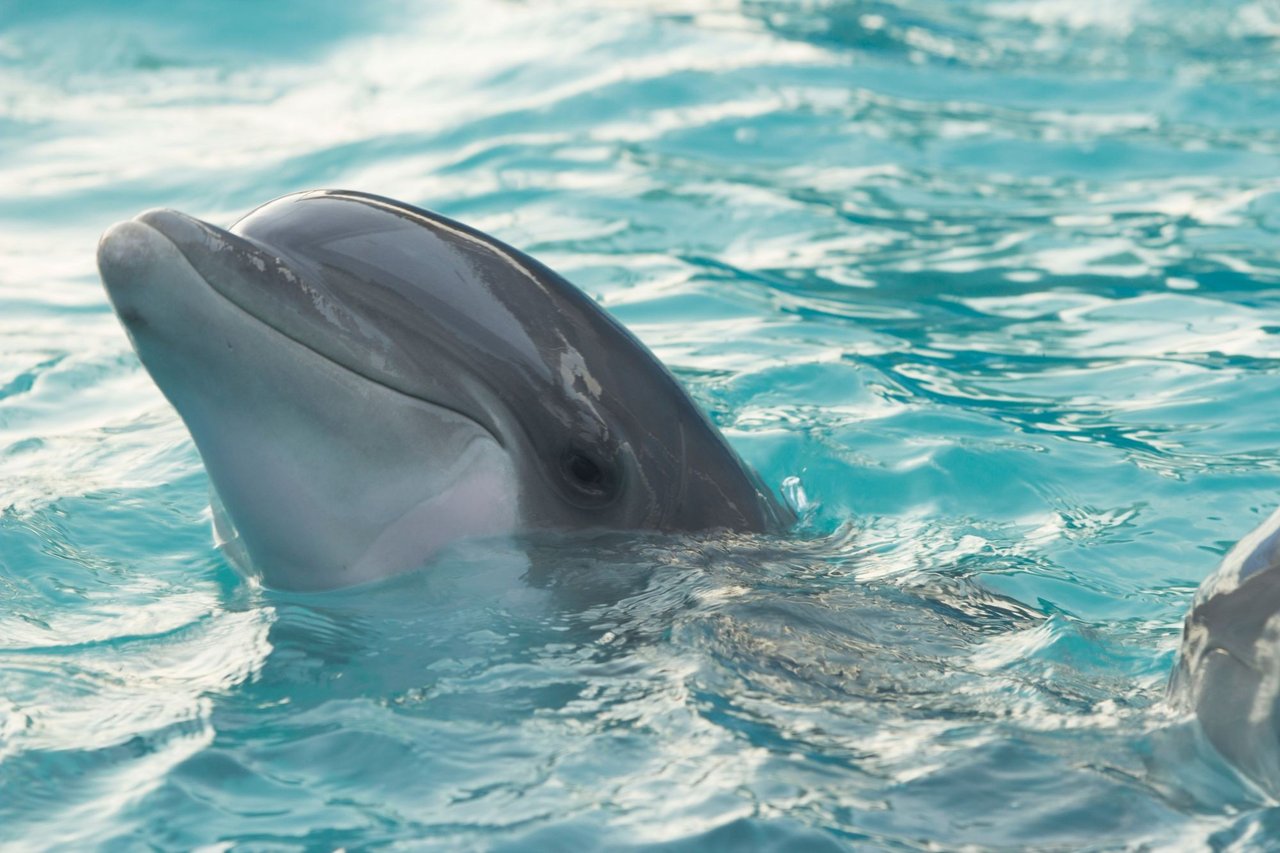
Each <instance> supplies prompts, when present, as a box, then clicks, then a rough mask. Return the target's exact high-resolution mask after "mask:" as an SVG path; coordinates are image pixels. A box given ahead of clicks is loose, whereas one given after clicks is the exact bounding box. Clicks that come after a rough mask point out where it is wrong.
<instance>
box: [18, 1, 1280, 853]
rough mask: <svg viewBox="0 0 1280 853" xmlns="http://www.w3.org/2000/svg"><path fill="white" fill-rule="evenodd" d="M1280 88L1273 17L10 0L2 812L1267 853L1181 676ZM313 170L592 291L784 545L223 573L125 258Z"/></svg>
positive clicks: (264, 833)
mask: <svg viewBox="0 0 1280 853" xmlns="http://www.w3.org/2000/svg"><path fill="white" fill-rule="evenodd" d="M1278 117H1280V7H1277V5H1276V4H1275V3H1272V2H1225V3H1216V4H1213V5H1212V6H1209V5H1208V4H1202V3H1193V2H1185V1H1184V0H1174V2H1159V3H1157V2H1154V0H1110V1H1109V2H1079V0H1007V1H1006V2H979V0H962V2H942V0H920V1H919V2H912V3H896V2H833V0H825V1H824V2H819V0H811V2H782V0H777V2H774V0H737V1H736V2H730V0H662V2H658V3H652V2H639V0H635V2H612V3H604V4H601V3H586V2H550V0H531V1H530V2H525V3H514V2H497V0H468V2H465V3H463V2H460V0H459V2H448V3H412V2H399V0H375V2H369V3H363V4H346V3H338V2H323V3H318V4H317V3H315V2H310V3H302V2H281V3H275V4H270V5H269V6H263V5H262V4H257V3H249V2H247V0H245V1H244V2H241V1H240V0H237V2H225V3H222V4H220V5H219V6H218V7H217V9H216V11H213V10H211V9H210V7H208V6H207V5H206V4H196V3H185V2H178V3H174V2H164V3H160V2H150V0H147V2H141V3H138V2H135V3H103V2H96V3H88V2H83V0H60V2H40V3H37V2H34V0H30V2H28V1H27V0H0V484H3V485H2V488H3V493H2V499H0V843H8V844H12V845H14V846H15V847H18V846H21V847H22V848H23V849H27V848H31V847H36V848H40V847H44V848H49V849H53V848H58V847H66V846H90V845H99V846H103V847H108V848H121V849H124V848H129V849H132V848H136V847H147V846H150V847H160V848H175V849H176V848H188V847H195V846H199V845H228V846H232V847H236V846H239V847H243V848H246V849H261V848H269V849H295V848H332V847H339V846H347V847H372V846H379V845H395V844H397V843H400V844H405V845H407V846H411V847H414V848H417V847H424V846H425V847H431V846H438V847H440V848H442V849H473V848H494V849H511V850H527V849H538V848H545V849H569V848H574V849H585V848H590V847H596V846H625V845H639V846H644V847H657V848H670V849H686V848H698V849H702V848H706V847H714V846H717V845H718V846H720V847H722V848H725V849H740V848H742V847H745V846H748V845H754V846H760V847H764V846H768V845H776V846H778V847H782V848H788V849H790V848H793V847H798V846H805V845H807V846H808V847H812V848H814V849H822V846H823V845H826V846H829V847H832V848H838V847H842V846H854V847H858V846H872V847H881V848H888V849H924V848H929V847H930V846H931V845H932V846H933V847H932V849H937V848H938V847H941V848H943V849H953V848H957V847H961V846H964V845H974V846H976V847H979V848H1001V847H1005V848H1014V847H1016V848H1041V849H1062V848H1072V849H1075V848H1082V847H1084V848H1090V849H1125V848H1135V847H1142V846H1148V847H1175V846H1185V847H1189V848H1192V849H1195V848H1197V847H1204V846H1226V845H1230V844H1233V843H1235V844H1238V845H1240V846H1242V847H1246V848H1247V847H1257V846H1262V845H1263V844H1264V843H1265V839H1266V838H1267V837H1270V836H1272V835H1274V833H1275V832H1277V831H1280V813H1278V812H1276V811H1274V810H1273V809H1271V808H1270V806H1269V804H1268V803H1267V802H1266V801H1265V800H1264V799H1263V798H1261V797H1260V796H1259V795H1258V794H1257V793H1256V792H1253V791H1251V790H1250V789H1249V788H1248V786H1247V785H1245V784H1243V783H1242V782H1240V781H1239V780H1237V779H1236V778H1235V777H1234V776H1233V775H1232V773H1231V772H1230V770H1229V769H1228V768H1226V767H1224V766H1223V765H1222V764H1221V763H1220V762H1219V761H1218V760H1217V759H1215V757H1214V756H1213V754H1212V751H1211V750H1209V749H1208V748H1207V747H1205V746H1204V745H1203V744H1202V743H1200V741H1199V739H1198V736H1197V734H1196V731H1195V729H1194V727H1193V726H1191V725H1189V724H1188V723H1187V721H1186V720H1185V719H1184V718H1182V717H1180V716H1179V715H1177V714H1175V713H1172V712H1170V711H1169V710H1168V709H1167V708H1166V707H1165V705H1164V703H1163V693H1164V685H1165V682H1166V679H1167V675H1168V672H1169V670H1170V668H1171V665H1172V662H1173V659H1174V656H1175V654H1176V649H1177V644H1178V634H1179V630H1180V624H1181V619H1182V617H1183V615H1184V613H1185V611H1186V609H1187V607H1188V605H1189V602H1190V598H1191V595H1192V592H1193V591H1194V589H1195V587H1196V585H1197V584H1198V583H1199V581H1200V580H1201V579H1202V578H1203V577H1204V576H1205V575H1206V574H1208V572H1209V571H1211V569H1212V568H1213V566H1214V565H1215V563H1216V561H1217V560H1218V559H1219V557H1220V556H1221V554H1222V553H1224V551H1225V549H1226V548H1227V547H1229V545H1230V544H1231V543H1232V542H1234V541H1235V540H1236V539H1237V538H1239V537H1240V536H1241V535H1243V534H1244V533H1246V532H1247V531H1248V530H1249V529H1250V528H1251V527H1253V526H1254V525H1255V524H1256V523H1257V522H1258V521H1259V520H1260V519H1261V518H1262V517H1264V516H1265V514H1267V513H1269V512H1270V511H1271V509H1272V508H1273V507H1274V506H1275V505H1276V504H1277V502H1280V454H1277V450H1276V432H1277V430H1276V417H1275V405H1274V401H1275V400H1276V399H1278V397H1280V260H1278V256H1277V252H1276V245H1277V233H1278V232H1280V120H1278ZM323 186H328V187H335V186H336V187H347V188H355V189H361V190H365V191H369V192H375V193H381V194H385V195H389V196H392V197H396V198H400V199H404V200H406V201H409V202H412V203H415V204H419V205H422V206H425V207H429V208H431V209H434V210H438V211H440V212H442V213H444V214H446V215H449V216H452V217H456V218H459V219H462V220H464V221H466V222H468V223H470V224H472V225H474V226H476V227H478V228H481V229H484V230H486V231H489V232H490V233H493V234H494V235H496V236H498V237H499V238H501V239H503V240H505V241H507V242H510V243H512V244H514V245H517V246H519V247H521V248H523V249H526V250H527V251H529V252H531V253H532V254H534V255H536V256H537V257H538V258H540V259H541V260H543V261H545V262H547V263H548V264H550V265H551V266H553V267H555V268H556V269H558V270H559V271H561V272H562V273H564V274H565V275H566V276H567V277H568V278H570V279H571V280H573V281H575V282H576V283H578V284H579V285H581V286H582V287H583V288H585V289H586V290H587V291H588V292H590V293H591V294H593V295H595V296H596V297H597V298H598V299H599V300H600V301H601V302H602V303H603V304H604V305H605V306H606V307H607V308H608V309H609V310H610V311H612V312H613V313H615V314H616V315H617V316H618V317H619V318H620V319H621V320H622V321H623V322H624V323H626V324H627V325H628V326H629V327H630V328H631V329H632V330H634V331H635V332H636V333H637V334H638V335H639V336H640V337H641V338H642V339H643V340H644V341H645V342H646V343H647V344H649V345H650V346H651V347H652V348H653V349H654V350H655V352H656V353H657V354H658V355H659V356H660V357H661V358H662V359H663V360H664V361H665V362H666V363H667V364H669V365H670V366H671V367H672V368H673V369H674V370H675V371H676V373H677V375H678V376H679V377H680V378H681V379H682V380H683V381H684V382H685V384H686V385H687V387H688V388H689V389H690V391H691V392H692V393H693V395H694V396H695V397H696V399H697V400H698V401H699V402H700V403H701V404H702V405H704V406H705V407H706V409H707V410H708V411H709V412H710V413H711V415H712V417H713V418H714V419H715V420H716V422H717V423H718V424H720V426H721V427H722V428H723V429H724V431H725V432H726V434H727V435H728V437H729V439H730V441H731V442H732V443H733V444H734V445H735V447H737V448H738V449H739V451H740V452H741V453H742V454H743V455H744V456H745V457H746V458H747V459H748V460H749V461H750V462H751V463H752V464H753V465H754V466H756V467H757V468H758V470H759V471H760V472H761V474H762V476H763V477H764V479H765V480H766V481H767V482H768V483H769V484H770V485H771V486H773V487H774V488H777V489H779V490H782V488H783V484H784V483H787V482H792V481H790V480H789V478H798V481H799V487H798V488H797V486H796V485H795V484H794V482H792V485H791V486H790V488H789V489H788V491H789V492H790V494H791V495H792V498H793V500H797V501H800V500H802V499H803V501H804V505H805V511H804V516H803V520H802V522H801V524H800V525H799V527H798V529H797V530H796V531H795V532H794V534H792V535H789V536H786V537H780V538H776V539H759V538H735V537H728V538H726V537H715V536H712V537H693V538H685V539H675V540H672V539H664V538H661V537H611V536H587V537H569V538H564V539H561V538H556V537H550V538H535V539H533V540H529V541H522V542H499V543H485V544H473V545H468V546H464V547H461V548H459V549H457V551H456V552H454V553H452V554H451V555H449V556H448V557H447V558H446V559H444V560H442V561H440V563H438V564H437V565H435V566H433V567H431V568H430V569H429V570H428V571H424V572H421V573H418V574H414V575H410V576H406V577H403V578H400V579H398V580H396V581H394V582H392V583H390V584H387V585H384V586H382V587H377V588H370V589H363V590H356V591H348V592H342V593H332V594H326V595H306V596H304V595H286V594H281V593H278V592H273V591H270V590H263V589H260V588H257V587H256V586H254V585H252V584H248V583H246V582H244V581H243V580H241V579H239V578H238V577H237V575H236V574H235V573H234V572H233V571H232V570H231V569H230V567H229V566H228V564H227V562H226V561H225V559H224V558H223V557H222V556H221V555H220V554H219V553H217V552H216V551H215V550H213V548H212V545H211V541H210V534H209V529H208V517H207V510H206V506H207V480H206V478H205V475H204V473H203V470H202V468H201V466H200V463H199V459H198V457H197V455H196V453H195V450H194V448H193V447H192V445H191V443H190V441H189V439H188V438H187V435H186V433H185V431H184V429H183V428H182V425H181V423H180V422H179V421H178V419H177V416H176V415H175V414H174V412H173V411H172V410H171V409H170V408H169V407H168V406H167V405H166V404H165V402H164V400H163V398H162V397H161V396H160V394H159V392H158V391H157V390H156V389H155V388H154V387H153V386H152V384H151V383H150V381H149V380H148V378H147V376H146V374H145V373H144V372H143V370H142V369H141V367H140V366H139V364H138V362H137V360H136V358H135V357H134V355H133V354H132V351H131V350H130V349H129V346H128V342H127V341H126V339H125V337H124V334H123V332H122V331H121V330H120V328H119V326H118V324H117V323H116V321H115V319H114V317H113V316H112V314H111V313H110V311H109V309H108V307H107V304H106V300H105V297H104V295H103V292H102V290H101V287H100V285H99V284H98V282H97V277H96V273H95V271H94V268H93V248H94V244H95V241H96V239H97V236H98V234H99V233H100V232H101V231H102V230H103V229H104V228H105V227H106V226H107V225H109V224H110V223H111V222H113V221H115V220H118V219H121V218H126V217H128V216H132V215H133V214H134V213H136V212H138V211H139V210H142V209H144V208H147V207H152V206H161V205H163V206H170V207H175V208H178V209H181V210H184V211H187V212H190V213H192V214H195V215H199V216H201V217H203V218H206V219H209V220H211V221H214V222H218V223H222V224H227V223H229V222H231V221H233V220H234V219H236V218H237V217H238V216H239V215H241V214H242V213H244V212H245V211H247V210H249V209H251V208H252V207H254V206H256V205H257V204H259V203H261V202H263V201H266V200H268V199H270V198H272V197H274V196H276V195H279V194H282V193H285V192H290V191H294V190H299V189H306V188H312V187H323ZM801 491H802V492H803V496H802V495H801Z"/></svg>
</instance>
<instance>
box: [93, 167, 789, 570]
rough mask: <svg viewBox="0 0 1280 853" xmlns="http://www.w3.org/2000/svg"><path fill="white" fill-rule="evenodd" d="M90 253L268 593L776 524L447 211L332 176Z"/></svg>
mask: <svg viewBox="0 0 1280 853" xmlns="http://www.w3.org/2000/svg"><path fill="white" fill-rule="evenodd" d="M98 265H99V269H100V270H101V273H102V279H103V281H104V283H105V284H106V287H107V291H108V294H109V296H110V299H111V301H112V304H113V305H114V307H115V309H116V312H117V314H118V315H119V317H120V319H121V321H122V322H123V324H124V326H125V328H126V330H127V332H128V334H129V337H130V339H131V341H132V342H133V344H134V347H135V349H136V350H137V352H138V355H139V357H140V359H141V360H142V363H143V365H144V366H145V367H146V368H147V370H148V371H149V372H150V373H151V375H152V377H153V378H154V379H155V381H156V383H157V385H159V387H160V389H161V391H162V392H163V393H164V394H165V396H166V397H167V398H168V399H169V400H170V402H172V403H173V405H174V407H175V408H176V409H177V410H178V412H179V414H180V415H181V416H182V418H183V420H184V421H185V423H186V425H187V427H188V429H189V430H190V432H191V435H192V437H193V439H194V441H195V444H196V447H197V449H198V450H199V452H200V455H201V457H202V459H203V461H204V463H205V467H206V469H207V470H208V473H209V478H210V481H211V483H212V485H213V488H214V491H215V493H216V496H217V498H218V503H220V505H221V510H222V511H224V512H225V515H226V518H227V520H228V521H229V522H230V524H231V525H233V526H234V528H235V531H236V533H237V535H238V539H239V542H240V545H241V546H242V547H243V551H244V552H245V554H246V555H247V558H248V562H249V563H250V564H251V565H252V567H253V569H254V570H255V571H257V572H260V573H261V574H262V576H263V580H264V581H265V582H266V583H268V584H270V585H272V586H278V587H284V588H294V589H324V588H332V587H337V586H343V585H348V584H352V583H360V582H364V581H369V580H375V579H378V578H381V577H385V576H387V575H390V574H394V573H396V572H400V571H403V570H406V569H410V568H414V567H417V566H420V565H422V564H423V563H424V562H426V560H427V559H428V558H429V557H430V556H431V555H432V554H433V553H434V552H435V551H437V550H439V549H440V548H441V547H443V546H444V545H446V544H448V543H449V542H451V541H453V540H455V539H458V538H461V537H464V536H474V535H486V534H502V533H510V532H517V531H522V530H531V529H574V528H591V527H595V528H609V529H654V530H668V531H679V530H701V529H709V528H729V529H735V530H746V531H764V530H769V529H773V528H776V527H777V526H779V525H782V524H785V523H787V522H788V521H789V520H790V516H789V513H788V512H787V511H786V510H785V509H783V508H781V507H780V506H779V505H778V504H777V503H776V502H775V500H774V498H773V497H772V495H771V494H770V493H769V492H768V490H767V489H765V488H763V487H762V486H761V485H760V484H759V481H758V480H757V478H756V477H755V476H754V475H753V474H752V473H751V472H750V470H749V469H747V468H746V466H745V465H744V464H743V463H742V461H741V460H740V459H739V458H738V456H737V455H736V454H735V453H734V452H733V450H732V449H731V448H730V447H729V446H728V445H727V444H726V443H725V441H724V439H723V438H722V437H721V436H720V434H719V433H718V431H717V430H716V429H715V428H714V427H713V426H712V425H711V424H710V422H709V421H708V420H707V419H706V417H705V416H704V415H703V414H702V413H701V412H700V411H699V410H698V408H697V407H696V405H695V404H694V403H693V402H692V401H691V400H690V399H689V397H688V396H687V394H686V393H685V392H684V391H683V389H682V388H681V387H680V385H679V383H678V382H677V381H676V380H675V379H674V377H672V376H671V374H670V373H669V372H668V371H667V370H666V369H665V368H664V367H663V366H662V365H661V364H660V363H659V362H658V361H657V360H656V359H655V358H654V356H653V355H652V354H651V353H650V352H649V351H648V350H647V349H646V348H645V347H644V346H643V345H642V344H640V343H639V342H638V341H637V340H636V339H635V338H634V337H632V336H631V335H630V334H629V333H628V332H627V331H626V330H625V329H624V328H623V327H622V326H621V325H619V324H618V323H617V322H616V321H615V320H613V319H612V318H611V317H610V316H609V315H607V314H606V313H605V312H604V311H603V310H602V309H600V308H599V307H598V306H597V305H596V304H595V303H594V302H593V301H592V300H590V299H589V298H587V297H586V296H585V295H584V294H583V293H582V292H581V291H579V290H577V289H576V288H575V287H573V286H572V285H571V284H569V283H568V282H567V281H565V280H564V279H563V278H561V277H560V276H558V275H556V274H555V273H554V272H552V271H551V270H549V269H547V268H546V267H544V266H542V265H541V264H539V263H538V262H537V261H535V260H533V259H532V258H530V257H528V256H526V255H524V254H522V253H521V252H519V251H517V250H515V249H513V248H511V247H510V246H506V245H504V244H503V243H501V242H499V241H497V240H495V239H494V238H492V237H489V236H487V235H485V234H483V233H480V232H478V231H475V230H473V229H470V228H468V227H466V226H464V225H461V224H459V223H457V222H453V221H451V220H449V219H446V218H444V217H442V216H438V215H435V214H431V213H428V212H426V211H423V210H419V209H417V208H413V207H410V206H408V205H404V204H401V203H398V202H394V201H391V200H389V199H384V198H380V197H377V196H371V195H365V194H361V193H355V192H345V191H318V192H308V193H300V194H296V195H291V196H286V197H284V198H281V199H278V200H276V201H273V202H271V203H269V204H267V205H264V206H263V207H260V208H258V209H257V210H255V211H253V212H252V213H250V214H249V215H248V216H246V217H244V218H243V219H241V220H240V221H239V222H238V223H236V224H235V225H234V226H233V227H232V228H231V229H230V230H223V229H221V228H217V227H215V226H212V225H209V224H207V223H205V222H201V221H200V220H197V219H193V218H191V217H188V216H186V215H184V214H181V213H177V212H175V211H170V210H153V211H148V212H146V213H143V214H141V215H139V216H138V217H136V218H135V219H133V220H130V221H128V222H123V223H119V224H117V225H115V226H113V227H112V228H111V229H109V230H108V231H107V233H106V234H104V235H103V238H102V241H101V243H100V245H99V250H98Z"/></svg>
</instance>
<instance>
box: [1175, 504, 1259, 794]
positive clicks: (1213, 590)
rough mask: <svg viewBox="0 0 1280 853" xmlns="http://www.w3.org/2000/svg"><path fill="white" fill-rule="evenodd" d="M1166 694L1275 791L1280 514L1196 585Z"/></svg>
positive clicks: (1252, 775)
mask: <svg viewBox="0 0 1280 853" xmlns="http://www.w3.org/2000/svg"><path fill="white" fill-rule="evenodd" d="M1169 694H1170V698H1171V699H1172V700H1173V701H1174V703H1175V704H1177V705H1180V706H1182V707H1184V708H1187V709H1190V710H1193V711H1194V712H1195V715H1196V717H1197V719H1198V720H1199V722H1200V727H1201V729H1202V730H1203V731H1204V733H1205V736H1206V737H1207V738H1208V740H1209V742H1210V743H1211V744H1213V746H1214V748H1215V749H1217V750H1218V752H1220V753H1221V754H1222V755H1223V756H1224V757H1225V758H1227V759H1228V760H1229V761H1230V762H1231V763H1232V764H1234V765H1235V766H1236V767H1237V768H1238V769H1239V770H1240V771H1241V772H1243V773H1244V775H1245V776H1247V777H1249V778H1250V779H1251V780H1252V781H1253V782H1254V783H1256V784H1258V785H1259V786H1261V787H1262V788H1263V789H1264V790H1266V791H1267V792H1269V793H1271V794H1273V795H1274V794H1280V511H1277V512H1276V513H1275V514H1273V515H1272V516H1271V517H1270V518H1269V519H1268V520H1267V521H1266V522H1264V523H1263V524H1262V526H1260V527H1258V528H1257V529H1256V530H1254V531H1253V532H1252V533H1250V534H1249V535H1248V536H1246V537H1245V538H1244V539H1242V540H1240V542H1239V543H1237V544H1236V546H1235V547H1234V548H1233V549H1232V550H1231V552H1230V553H1228V554H1227V556H1226V558H1225V559H1224V560H1223V561H1222V565H1221V566H1219V567H1218V569H1217V571H1215V572H1214V573H1213V574H1212V575H1210V576H1209V577H1208V579H1206V580H1205V582H1204V583H1203V584H1202V585H1201V586H1200V589H1199V591H1197V593H1196V599H1195V603H1194V604H1193V605H1192V608H1191V612H1190V614H1188V615H1187V619H1186V624H1185V626H1184V629H1183V634H1182V650H1181V654H1180V656H1179V660H1178V666H1177V668H1176V669H1175V670H1174V673H1173V678H1172V679H1171V680H1170V683H1169Z"/></svg>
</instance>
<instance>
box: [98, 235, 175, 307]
mask: <svg viewBox="0 0 1280 853" xmlns="http://www.w3.org/2000/svg"><path fill="white" fill-rule="evenodd" d="M157 239H163V237H161V236H160V235H159V234H157V233H156V231H155V229H153V228H151V227H150V226H148V225H144V224H143V223H141V222H138V221H137V220H132V219H131V220H128V221H126V222H117V223H116V224H115V225H112V226H111V227H110V228H108V229H107V230H106V231H105V232H104V233H103V235H102V238H101V239H100V240H98V271H99V272H100V273H101V274H102V280H103V282H104V283H105V284H106V285H107V289H108V290H112V289H116V288H120V287H127V286H128V284H129V283H130V282H131V281H134V280H136V279H137V278H138V276H139V274H140V273H142V272H143V271H144V270H146V269H147V268H149V267H150V266H151V265H152V264H153V263H154V261H155V248H156V240H157Z"/></svg>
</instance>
